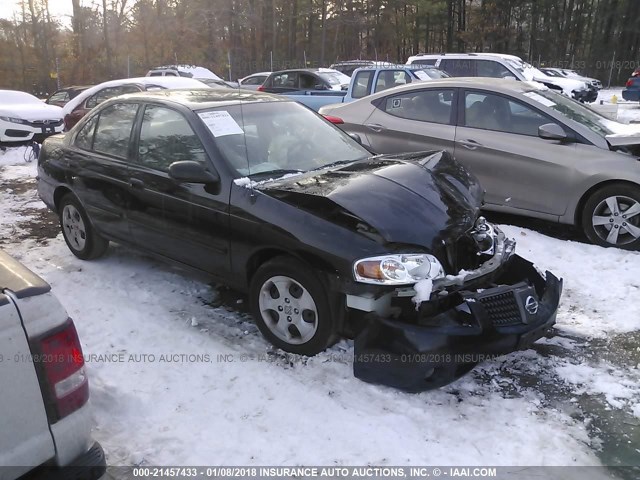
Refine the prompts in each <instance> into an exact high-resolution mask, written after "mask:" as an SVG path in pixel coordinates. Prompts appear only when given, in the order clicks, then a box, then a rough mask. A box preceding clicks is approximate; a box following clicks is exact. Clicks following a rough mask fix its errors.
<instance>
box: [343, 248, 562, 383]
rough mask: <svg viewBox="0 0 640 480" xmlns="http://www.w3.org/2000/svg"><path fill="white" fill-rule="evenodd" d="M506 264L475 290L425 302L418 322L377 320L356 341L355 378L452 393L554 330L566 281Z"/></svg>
mask: <svg viewBox="0 0 640 480" xmlns="http://www.w3.org/2000/svg"><path fill="white" fill-rule="evenodd" d="M507 257H508V258H506V259H505V258H504V257H503V258H502V259H501V260H502V261H501V263H500V265H499V268H494V269H493V270H492V271H490V272H489V273H487V274H486V275H483V277H482V278H475V279H473V280H471V281H470V282H469V286H471V285H473V287H472V288H469V289H467V284H466V283H465V284H464V285H462V286H461V287H460V289H457V290H455V291H446V292H443V293H442V294H441V295H436V299H435V300H434V299H433V297H432V300H431V301H429V302H423V303H422V304H421V305H420V309H419V312H418V315H417V321H412V322H405V321H403V319H397V320H396V319H391V318H381V317H380V316H378V315H376V314H375V313H372V314H370V315H369V316H368V320H369V322H368V324H367V327H366V328H365V329H364V330H363V331H362V332H361V333H360V334H359V335H358V337H357V338H356V340H355V350H354V356H355V358H354V366H353V369H354V375H355V376H356V377H358V378H360V379H361V380H364V381H366V382H371V383H377V384H384V385H389V386H392V387H395V388H399V389H403V390H406V391H411V392H418V391H423V390H429V389H432V388H438V387H441V386H443V385H446V384H448V383H450V382H452V381H454V380H456V379H457V378H459V377H461V376H462V375H464V374H465V373H467V372H468V371H470V370H471V369H472V368H473V367H474V366H475V365H476V364H477V363H479V362H481V361H483V360H486V359H489V358H492V357H495V356H498V355H502V354H506V353H509V352H512V351H515V350H519V349H526V348H528V347H529V346H530V345H531V344H532V343H533V342H535V341H536V340H538V339H539V338H540V337H542V336H543V335H544V333H545V332H546V331H547V329H549V328H550V327H551V326H552V325H553V324H554V323H555V321H556V313H557V309H558V304H559V302H560V295H561V293H562V280H560V279H558V278H556V277H555V276H554V275H553V274H551V273H550V272H546V274H544V275H543V274H541V273H540V272H539V271H538V270H537V269H536V268H535V267H534V266H533V264H532V263H531V262H528V261H527V260H525V259H523V258H521V257H519V256H517V255H511V254H509V255H507ZM496 261H497V259H496ZM478 284H480V285H482V284H484V286H485V288H480V285H478Z"/></svg>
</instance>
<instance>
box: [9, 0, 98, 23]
mask: <svg viewBox="0 0 640 480" xmlns="http://www.w3.org/2000/svg"><path fill="white" fill-rule="evenodd" d="M80 3H81V4H82V5H88V4H90V3H91V0H81V2H80ZM19 11H20V0H0V17H1V18H12V17H13V14H14V13H15V12H19ZM49 11H50V12H51V15H52V16H53V17H62V18H61V19H63V20H64V19H66V20H68V19H69V17H70V16H71V13H72V11H73V7H72V4H71V0H49Z"/></svg>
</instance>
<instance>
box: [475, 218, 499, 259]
mask: <svg viewBox="0 0 640 480" xmlns="http://www.w3.org/2000/svg"><path fill="white" fill-rule="evenodd" d="M470 235H471V238H473V241H474V242H475V244H476V246H477V247H478V252H479V253H484V254H487V255H493V253H494V246H495V239H496V231H495V229H494V228H493V225H491V224H490V223H489V222H487V220H486V219H485V218H484V217H478V220H476V224H475V227H474V229H473V231H472V232H471V234H470Z"/></svg>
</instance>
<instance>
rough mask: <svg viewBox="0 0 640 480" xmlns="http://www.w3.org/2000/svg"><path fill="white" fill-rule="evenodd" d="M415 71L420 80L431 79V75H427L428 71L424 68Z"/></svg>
mask: <svg viewBox="0 0 640 480" xmlns="http://www.w3.org/2000/svg"><path fill="white" fill-rule="evenodd" d="M413 73H414V74H415V76H416V77H418V78H419V79H420V80H431V77H429V75H427V74H426V72H424V71H422V70H414V71H413Z"/></svg>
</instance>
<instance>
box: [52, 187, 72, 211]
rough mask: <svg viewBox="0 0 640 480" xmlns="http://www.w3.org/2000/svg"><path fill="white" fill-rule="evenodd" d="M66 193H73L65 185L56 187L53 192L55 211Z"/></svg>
mask: <svg viewBox="0 0 640 480" xmlns="http://www.w3.org/2000/svg"><path fill="white" fill-rule="evenodd" d="M67 193H71V194H72V195H73V192H72V191H71V189H70V188H69V187H67V186H65V185H61V186H59V187H57V188H56V189H55V191H54V192H53V205H54V206H55V207H56V211H58V209H59V208H60V201H61V200H62V197H64V196H65V195H66V194H67Z"/></svg>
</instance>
